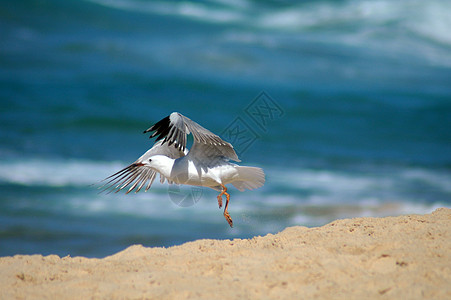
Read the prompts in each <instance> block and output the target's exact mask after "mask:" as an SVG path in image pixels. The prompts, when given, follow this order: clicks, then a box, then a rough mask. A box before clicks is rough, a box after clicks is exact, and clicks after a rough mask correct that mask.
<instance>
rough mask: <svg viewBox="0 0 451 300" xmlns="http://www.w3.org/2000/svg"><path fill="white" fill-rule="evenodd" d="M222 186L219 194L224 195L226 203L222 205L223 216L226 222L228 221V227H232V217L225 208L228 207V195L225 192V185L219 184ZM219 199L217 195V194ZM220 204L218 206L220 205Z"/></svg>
mask: <svg viewBox="0 0 451 300" xmlns="http://www.w3.org/2000/svg"><path fill="white" fill-rule="evenodd" d="M221 186H222V192H221V194H219V195H220V196H222V195H226V199H227V200H226V205H225V207H224V218H225V219H226V220H227V223H229V225H230V227H233V221H232V217H231V216H230V214H229V212H228V211H227V208H228V207H229V201H230V195H229V193H227V188H226V186H225V185H223V184H221ZM218 199H219V196H218ZM221 204H222V197H221ZM221 204H220V206H219V207H221Z"/></svg>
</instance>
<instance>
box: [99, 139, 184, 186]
mask: <svg viewBox="0 0 451 300" xmlns="http://www.w3.org/2000/svg"><path fill="white" fill-rule="evenodd" d="M153 155H165V156H168V157H170V158H173V159H177V158H179V157H182V156H185V153H184V152H183V151H181V150H180V149H177V148H175V147H170V146H169V145H168V144H163V142H162V141H158V142H156V143H155V145H153V147H152V148H150V149H149V150H148V151H147V152H146V153H144V154H143V155H142V156H141V157H140V158H138V159H137V160H136V161H135V162H134V163H132V164H131V165H129V166H127V167H125V168H123V169H122V170H120V171H119V172H116V173H114V174H113V175H111V176H109V177H107V178H105V179H104V180H103V181H107V182H106V183H105V184H104V185H102V186H101V187H100V188H103V190H102V191H101V192H104V191H106V190H110V191H109V193H111V192H112V191H115V192H116V193H117V192H119V191H121V190H123V189H124V188H126V187H128V186H129V185H131V186H130V188H129V189H128V191H127V192H126V194H128V193H130V192H131V191H133V190H134V189H135V188H136V191H135V193H137V192H139V191H140V190H141V189H142V188H143V187H144V185H146V183H147V185H146V189H145V191H146V192H147V191H148V190H149V188H150V187H151V186H152V183H153V181H154V180H155V176H156V175H157V174H156V173H157V172H156V171H155V170H153V169H151V168H150V167H149V166H148V161H149V157H151V156H153ZM160 176H161V179H160V181H161V182H162V183H163V182H164V179H165V177H163V176H162V175H161V174H160ZM168 182H170V181H169V180H168Z"/></svg>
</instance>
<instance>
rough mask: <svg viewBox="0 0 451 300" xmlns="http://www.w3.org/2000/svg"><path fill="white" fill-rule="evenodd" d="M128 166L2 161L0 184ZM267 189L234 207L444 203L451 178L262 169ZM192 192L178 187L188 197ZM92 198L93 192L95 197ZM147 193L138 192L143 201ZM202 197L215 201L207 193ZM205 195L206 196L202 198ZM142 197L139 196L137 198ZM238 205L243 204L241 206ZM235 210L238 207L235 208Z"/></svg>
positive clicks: (90, 179) (68, 178) (76, 182)
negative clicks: (265, 176)
mask: <svg viewBox="0 0 451 300" xmlns="http://www.w3.org/2000/svg"><path fill="white" fill-rule="evenodd" d="M125 165H126V163H124V162H119V161H116V162H102V161H89V160H58V159H56V160H51V159H29V160H9V161H0V183H1V184H3V185H5V184H6V185H8V184H10V185H11V184H12V185H22V186H28V187H31V188H33V187H42V186H45V187H49V188H54V187H77V188H80V189H82V190H83V189H86V188H89V190H90V192H92V189H93V186H92V185H93V184H94V187H99V186H100V185H101V184H100V183H101V182H100V181H101V180H102V179H103V178H106V177H107V176H109V175H111V174H113V173H115V172H116V171H118V170H120V169H121V168H123V167H124V166H125ZM263 168H264V169H265V172H266V174H267V183H266V185H265V186H264V187H263V188H261V189H257V190H255V191H252V193H249V192H247V193H239V192H235V193H234V197H237V198H242V200H243V201H237V204H236V205H238V206H240V205H243V206H242V209H243V210H247V209H249V208H250V207H252V206H255V205H258V206H259V207H263V208H265V207H268V208H269V207H271V208H277V207H289V206H291V205H297V206H334V207H339V206H346V205H348V206H349V205H351V206H362V207H371V206H373V207H375V206H378V205H382V204H384V203H409V202H412V203H424V204H427V205H430V204H433V203H448V202H449V199H451V197H450V195H451V174H450V173H449V172H447V171H446V170H436V169H423V168H419V167H402V168H401V167H398V168H394V167H393V168H391V169H388V170H387V169H384V168H378V167H377V166H373V167H372V169H371V170H370V169H367V170H366V171H365V172H363V171H346V170H326V169H324V170H315V169H288V168H286V169H280V168H274V167H265V166H263ZM189 188H190V187H182V189H185V190H182V192H185V193H188V192H189V191H190V190H189ZM152 190H153V191H154V192H156V197H161V195H163V194H168V192H173V191H170V190H168V185H167V184H159V183H155V186H153V187H152ZM93 194H94V195H96V193H93ZM148 194H153V193H147V194H145V193H139V194H138V195H143V196H142V197H144V198H146V199H147V198H149V197H153V196H149V195H148ZM201 194H202V195H201V196H202V197H207V196H208V197H210V196H211V197H213V198H214V192H213V191H210V190H209V189H207V188H203V190H202V191H201ZM205 195H207V196H205ZM138 197H141V196H138ZM240 203H241V204H240ZM238 206H237V207H238Z"/></svg>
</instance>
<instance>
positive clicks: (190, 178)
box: [101, 112, 265, 227]
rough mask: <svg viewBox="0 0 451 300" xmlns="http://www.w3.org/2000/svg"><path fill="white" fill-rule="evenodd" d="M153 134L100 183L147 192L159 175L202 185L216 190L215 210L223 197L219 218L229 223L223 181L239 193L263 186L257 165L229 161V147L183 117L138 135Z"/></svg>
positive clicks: (233, 157)
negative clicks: (189, 139)
mask: <svg viewBox="0 0 451 300" xmlns="http://www.w3.org/2000/svg"><path fill="white" fill-rule="evenodd" d="M148 132H151V133H152V134H151V135H150V138H153V137H157V138H156V140H155V144H154V145H153V147H152V148H150V149H149V150H148V151H147V152H146V153H144V154H143V155H142V156H141V157H140V158H138V159H137V160H136V161H135V162H134V163H132V164H131V165H129V166H127V167H125V168H124V169H122V170H120V171H119V172H117V173H115V174H113V175H111V176H109V177H107V178H105V179H104V180H103V181H106V183H105V184H104V185H103V186H102V187H101V188H104V190H103V191H105V190H110V192H111V191H115V192H116V193H117V192H119V191H121V190H123V189H126V188H128V190H127V192H126V194H128V193H130V192H131V191H133V190H135V193H137V192H139V191H140V190H141V189H142V188H143V187H144V186H145V191H147V190H149V188H150V187H151V186H152V183H153V181H154V179H155V177H156V174H157V173H159V174H160V181H161V183H163V182H164V180H165V179H166V180H167V182H168V183H169V184H172V183H175V184H185V185H194V186H204V187H209V188H212V189H214V190H216V191H218V192H219V195H218V196H217V199H218V205H219V208H221V207H222V196H223V195H225V197H226V204H225V207H224V217H225V219H226V220H227V222H228V223H229V225H230V227H233V221H232V217H231V216H230V214H229V212H228V210H227V209H228V206H229V201H230V194H229V193H228V192H227V187H226V184H230V183H231V184H232V185H233V186H234V187H235V188H237V189H238V190H239V191H241V192H242V191H244V190H245V189H249V190H252V189H255V188H259V187H261V186H263V185H264V183H265V173H264V172H263V170H262V169H261V168H257V167H247V166H239V165H237V164H234V163H232V162H230V160H233V161H236V162H240V160H239V159H238V156H237V155H236V153H235V150H234V149H233V146H232V145H231V144H230V143H228V142H226V141H224V140H223V139H221V138H220V137H219V136H217V135H216V134H214V133H212V132H210V131H209V130H207V129H205V128H204V127H202V126H200V125H199V124H197V123H196V122H194V121H192V120H191V119H189V118H187V117H185V116H184V115H182V114H180V113H178V112H173V113H171V114H170V115H169V116H167V117H165V118H164V119H162V120H160V121H159V122H157V123H155V124H154V125H153V126H151V127H150V128H149V129H147V130H145V131H144V133H148ZM188 134H192V135H193V140H194V141H193V145H192V147H191V149H189V151H188V149H187V146H186V140H187V135H188Z"/></svg>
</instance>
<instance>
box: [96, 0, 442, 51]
mask: <svg viewBox="0 0 451 300" xmlns="http://www.w3.org/2000/svg"><path fill="white" fill-rule="evenodd" d="M90 1H91V2H94V3H97V4H100V5H102V6H106V7H112V8H116V9H121V10H129V11H135V12H141V13H142V12H145V13H151V14H159V15H172V16H177V17H182V18H190V19H195V20H197V21H201V22H210V23H225V24H229V25H242V26H245V27H250V28H258V29H271V30H274V29H278V30H288V31H311V30H314V31H321V30H332V32H333V33H334V34H336V33H337V32H338V31H343V32H353V33H357V32H358V33H359V34H360V35H361V37H363V36H364V35H366V36H376V35H380V34H381V33H382V32H384V33H385V34H389V33H390V32H391V33H394V34H399V33H402V32H410V33H413V34H415V35H418V36H422V37H426V38H428V39H431V40H433V41H436V42H438V43H441V44H443V45H448V46H449V45H451V37H450V35H449V34H448V33H449V28H451V20H450V19H449V18H448V17H447V13H446V12H448V11H450V10H451V3H450V2H449V1H445V0H433V1H420V0H416V1H389V0H379V1H372V0H360V1H351V0H348V1H340V2H336V1H312V2H304V3H301V4H294V5H281V4H278V5H277V4H275V3H271V2H270V3H268V2H266V3H265V2H253V1H246V0H234V1H219V0H216V1H203V2H187V1H186V2H178V1H174V2H168V1H148V2H143V1H137V0H90Z"/></svg>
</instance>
